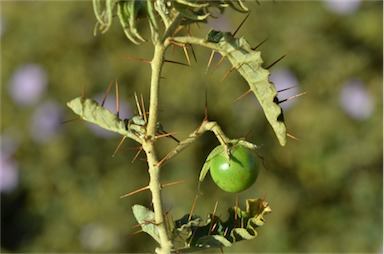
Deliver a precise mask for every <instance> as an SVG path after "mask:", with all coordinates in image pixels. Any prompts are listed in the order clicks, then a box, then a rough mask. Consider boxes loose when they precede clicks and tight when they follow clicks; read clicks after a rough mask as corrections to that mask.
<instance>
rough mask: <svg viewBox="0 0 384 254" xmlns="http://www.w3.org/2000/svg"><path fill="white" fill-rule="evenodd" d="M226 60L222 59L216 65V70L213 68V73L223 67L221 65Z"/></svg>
mask: <svg viewBox="0 0 384 254" xmlns="http://www.w3.org/2000/svg"><path fill="white" fill-rule="evenodd" d="M224 58H225V57H224V56H222V57H221V59H220V60H219V62H218V63H217V64H216V66H215V68H213V70H212V73H214V72H215V70H216V69H217V68H218V67H219V66H220V65H221V63H222V62H223V60H224Z"/></svg>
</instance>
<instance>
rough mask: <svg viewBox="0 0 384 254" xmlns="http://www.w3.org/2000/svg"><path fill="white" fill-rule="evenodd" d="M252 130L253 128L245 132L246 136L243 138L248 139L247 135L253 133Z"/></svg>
mask: <svg viewBox="0 0 384 254" xmlns="http://www.w3.org/2000/svg"><path fill="white" fill-rule="evenodd" d="M252 131H253V130H252V129H251V130H249V131H248V132H247V133H246V134H245V136H244V137H243V138H242V139H243V140H246V139H247V137H248V136H249V135H251V133H252Z"/></svg>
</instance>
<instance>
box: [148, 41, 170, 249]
mask: <svg viewBox="0 0 384 254" xmlns="http://www.w3.org/2000/svg"><path fill="white" fill-rule="evenodd" d="M165 49H166V48H165V47H164V45H163V44H162V43H155V52H154V57H153V59H152V61H151V67H152V76H151V88H150V104H149V118H148V125H147V135H146V137H145V140H144V142H143V149H144V151H145V153H146V154H147V159H148V167H149V169H148V171H149V175H150V182H149V189H150V191H151V193H152V203H153V208H154V212H155V223H156V225H157V228H158V232H159V238H160V248H157V249H156V252H157V253H170V251H171V249H172V242H171V240H170V238H169V235H168V230H167V227H166V225H165V223H164V213H163V211H164V209H163V203H162V199H161V183H160V166H159V165H158V160H157V156H156V151H155V146H154V145H155V141H156V140H155V135H156V125H157V112H158V100H159V83H160V74H161V70H162V67H163V63H164V53H165Z"/></svg>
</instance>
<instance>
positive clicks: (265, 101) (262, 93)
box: [208, 30, 287, 146]
mask: <svg viewBox="0 0 384 254" xmlns="http://www.w3.org/2000/svg"><path fill="white" fill-rule="evenodd" d="M208 41H209V42H214V43H217V44H218V45H219V47H220V49H219V52H220V53H221V54H222V55H223V56H224V57H226V58H227V59H228V60H229V61H230V62H231V64H232V66H233V67H235V68H236V69H237V71H238V72H239V73H240V74H241V75H242V76H243V78H244V79H245V80H246V81H247V82H248V85H249V87H250V89H251V90H252V92H253V93H254V94H255V96H256V98H257V99H258V101H259V103H260V105H261V107H262V108H263V110H264V114H265V116H266V117H267V119H268V121H269V123H270V124H271V126H272V128H273V130H274V131H275V134H276V136H277V138H278V140H279V142H280V144H281V145H282V146H284V145H285V143H286V138H287V131H286V127H285V124H284V117H283V110H282V109H281V107H280V106H279V105H278V99H277V91H276V89H275V86H274V85H273V83H271V82H270V81H269V80H268V78H269V75H270V72H269V71H268V70H266V69H264V68H263V67H262V66H261V65H262V63H263V59H262V58H261V53H260V52H259V51H255V50H253V49H251V46H250V45H249V43H248V42H247V41H246V40H245V39H244V38H234V37H233V36H232V34H231V33H228V32H221V31H215V30H212V31H210V32H209V34H208Z"/></svg>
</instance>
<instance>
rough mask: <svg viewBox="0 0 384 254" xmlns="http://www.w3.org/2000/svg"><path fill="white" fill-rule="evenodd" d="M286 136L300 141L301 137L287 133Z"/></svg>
mask: <svg viewBox="0 0 384 254" xmlns="http://www.w3.org/2000/svg"><path fill="white" fill-rule="evenodd" d="M287 136H288V137H290V138H291V139H294V140H296V141H301V139H299V138H297V137H295V136H293V135H292V134H289V133H287Z"/></svg>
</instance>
